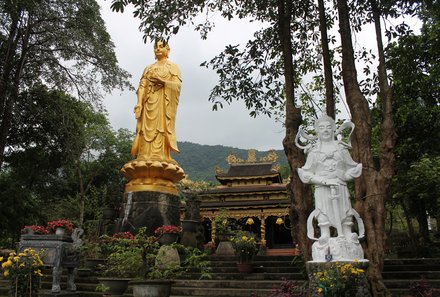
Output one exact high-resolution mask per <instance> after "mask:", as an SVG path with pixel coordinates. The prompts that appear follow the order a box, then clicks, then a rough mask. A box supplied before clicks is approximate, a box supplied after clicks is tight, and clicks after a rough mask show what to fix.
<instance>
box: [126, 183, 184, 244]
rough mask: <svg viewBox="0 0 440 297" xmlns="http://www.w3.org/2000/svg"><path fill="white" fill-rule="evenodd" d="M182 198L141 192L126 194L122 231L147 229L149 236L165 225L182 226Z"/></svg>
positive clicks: (152, 192) (160, 193)
mask: <svg viewBox="0 0 440 297" xmlns="http://www.w3.org/2000/svg"><path fill="white" fill-rule="evenodd" d="M179 206H180V198H179V196H177V195H174V194H169V193H163V192H154V191H139V192H128V193H125V194H124V204H123V206H122V210H121V214H120V219H121V220H120V226H119V228H118V229H119V230H120V231H132V232H133V231H135V230H137V229H138V228H140V227H147V233H148V234H149V235H153V234H154V230H155V229H156V228H157V227H160V226H163V225H174V226H180V209H179Z"/></svg>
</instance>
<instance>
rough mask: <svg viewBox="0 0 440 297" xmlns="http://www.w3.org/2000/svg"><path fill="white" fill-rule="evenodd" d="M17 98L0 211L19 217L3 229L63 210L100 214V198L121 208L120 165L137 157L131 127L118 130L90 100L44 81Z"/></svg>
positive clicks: (81, 216) (81, 215)
mask: <svg viewBox="0 0 440 297" xmlns="http://www.w3.org/2000/svg"><path fill="white" fill-rule="evenodd" d="M18 102H20V108H19V109H18V107H17V110H16V111H14V122H13V125H14V126H16V127H18V128H17V129H14V130H13V131H11V133H10V134H9V137H8V143H9V146H8V152H7V153H6V154H5V164H4V170H3V171H2V173H1V174H0V183H1V184H2V190H1V191H0V197H2V199H0V209H3V210H4V211H1V212H0V218H5V221H8V220H7V219H6V217H11V218H15V217H17V219H16V220H11V221H13V222H15V223H14V224H11V225H9V224H8V226H5V228H4V229H5V230H4V232H3V233H4V234H1V233H0V236H2V235H3V236H5V237H6V236H7V235H9V236H13V235H14V234H19V232H18V231H19V228H20V227H22V226H23V224H33V223H44V222H46V221H47V220H48V219H52V218H54V217H57V216H59V215H63V216H68V217H69V218H70V219H72V220H74V221H76V222H77V223H82V222H83V221H85V220H88V219H97V213H96V210H97V209H96V208H97V207H98V205H99V206H100V207H102V206H112V207H117V206H118V205H119V203H120V202H121V198H122V196H123V195H122V194H123V189H124V184H125V182H126V181H125V178H124V177H123V176H122V175H121V174H120V173H119V168H121V167H122V166H123V164H125V163H126V162H128V160H130V158H131V157H130V153H129V152H130V146H131V140H132V138H133V135H132V133H130V132H128V131H127V130H119V131H117V132H114V131H112V129H111V128H110V125H109V123H108V120H107V118H106V116H105V114H103V113H101V112H97V111H95V110H94V109H93V108H92V106H91V104H89V103H87V102H82V101H79V100H78V99H76V98H74V97H72V96H69V95H66V94H65V93H64V92H61V91H54V90H48V89H47V87H44V86H36V87H34V88H33V89H30V90H28V91H24V92H22V93H21V94H20V96H19V99H18ZM92 192H93V193H92ZM17 193H19V195H17ZM12 194H14V195H12ZM10 195H12V196H11V197H9V196H10ZM11 198H14V199H16V200H17V201H16V203H12V204H10V201H9V199H11ZM92 198H94V199H92ZM92 202H93V203H92ZM91 204H94V205H95V206H93V205H91ZM37 205H38V206H37ZM60 206H63V207H60ZM92 206H93V207H94V209H93V207H92ZM12 213H15V214H14V215H11V214H12ZM3 215H4V216H5V217H3ZM18 217H21V219H18Z"/></svg>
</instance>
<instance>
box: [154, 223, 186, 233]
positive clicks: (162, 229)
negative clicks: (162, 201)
mask: <svg viewBox="0 0 440 297" xmlns="http://www.w3.org/2000/svg"><path fill="white" fill-rule="evenodd" d="M180 232H182V227H178V226H172V225H170V226H161V227H158V228H156V230H154V234H156V235H161V234H165V233H174V234H176V233H180Z"/></svg>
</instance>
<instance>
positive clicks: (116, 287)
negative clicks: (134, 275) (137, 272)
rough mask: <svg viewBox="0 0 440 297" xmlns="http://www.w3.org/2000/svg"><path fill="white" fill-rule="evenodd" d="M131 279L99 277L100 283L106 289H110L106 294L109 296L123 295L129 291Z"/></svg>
mask: <svg viewBox="0 0 440 297" xmlns="http://www.w3.org/2000/svg"><path fill="white" fill-rule="evenodd" d="M130 280H131V279H129V278H118V277H98V281H99V283H101V284H103V285H104V286H106V287H109V289H108V291H106V292H105V294H109V295H122V294H124V292H125V290H127V287H128V282H129V281H130Z"/></svg>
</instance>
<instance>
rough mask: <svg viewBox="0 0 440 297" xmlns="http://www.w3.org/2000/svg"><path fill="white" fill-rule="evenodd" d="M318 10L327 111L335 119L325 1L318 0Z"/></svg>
mask: <svg viewBox="0 0 440 297" xmlns="http://www.w3.org/2000/svg"><path fill="white" fill-rule="evenodd" d="M318 10H319V31H320V32H321V49H322V58H323V62H324V80H325V109H326V112H327V115H328V116H330V117H332V118H333V119H334V118H335V116H336V108H335V95H334V90H333V72H332V65H331V56H330V50H329V47H328V36H327V21H326V16H325V6H324V0H318Z"/></svg>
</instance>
